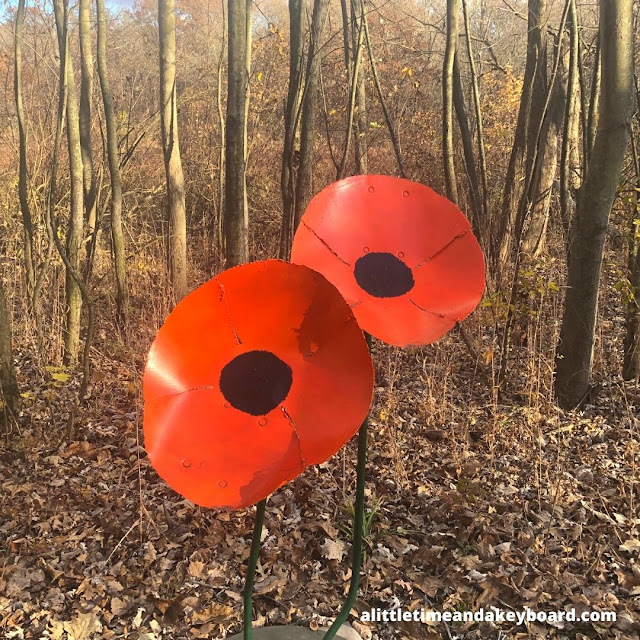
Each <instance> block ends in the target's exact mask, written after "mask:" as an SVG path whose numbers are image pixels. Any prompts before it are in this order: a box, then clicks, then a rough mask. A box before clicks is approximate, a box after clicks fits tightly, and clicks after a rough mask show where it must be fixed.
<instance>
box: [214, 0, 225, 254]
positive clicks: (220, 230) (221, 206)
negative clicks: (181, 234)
mask: <svg viewBox="0 0 640 640" xmlns="http://www.w3.org/2000/svg"><path fill="white" fill-rule="evenodd" d="M220 6H221V7H222V41H221V43H220V56H219V58H218V77H217V85H216V110H217V112H218V125H219V127H220V152H219V154H218V165H219V167H218V220H217V225H216V232H215V238H216V242H217V245H218V251H219V254H220V255H224V210H225V202H224V200H225V198H224V185H225V178H224V176H225V163H226V157H225V150H226V149H225V144H226V143H225V117H224V112H223V110H222V68H223V66H224V62H223V61H224V50H225V46H226V43H227V16H226V11H225V0H220Z"/></svg>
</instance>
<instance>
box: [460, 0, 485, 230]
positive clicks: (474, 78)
mask: <svg viewBox="0 0 640 640" xmlns="http://www.w3.org/2000/svg"><path fill="white" fill-rule="evenodd" d="M462 13H463V15H464V33H465V40H466V43H467V55H468V57H469V70H470V73H471V88H472V90H473V106H474V109H475V116H476V127H477V136H478V159H479V162H480V176H481V178H482V216H483V220H484V224H485V225H486V224H488V222H489V200H488V199H489V187H488V185H487V159H486V154H485V149H484V131H483V128H482V110H481V109H480V88H479V86H478V74H477V72H476V63H475V59H474V57H473V49H472V47H471V30H470V25H469V13H468V11H467V2H466V0H462ZM479 226H480V228H481V227H482V225H479ZM481 237H482V236H481V235H479V236H478V238H481Z"/></svg>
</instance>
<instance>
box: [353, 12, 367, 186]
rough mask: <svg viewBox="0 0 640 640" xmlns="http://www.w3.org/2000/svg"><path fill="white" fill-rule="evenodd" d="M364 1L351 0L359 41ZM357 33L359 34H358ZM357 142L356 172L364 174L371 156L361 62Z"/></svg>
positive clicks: (355, 60)
mask: <svg viewBox="0 0 640 640" xmlns="http://www.w3.org/2000/svg"><path fill="white" fill-rule="evenodd" d="M362 11H363V9H362V3H361V2H359V1H358V0H351V25H352V29H351V39H352V41H353V42H357V39H358V37H360V38H362V35H363V34H364V24H363V21H362ZM356 34H357V36H356ZM357 55H359V57H360V58H362V57H363V55H364V52H363V51H362V50H361V49H358V48H357V47H356V48H355V49H354V56H357ZM357 62H358V60H357V59H356V58H354V60H353V64H354V65H355V64H356V63H357ZM356 84H357V86H356V130H355V137H356V144H355V148H354V152H355V163H356V173H357V174H364V173H368V171H369V157H368V152H367V130H368V122H367V88H366V84H365V68H364V65H363V64H362V63H361V66H360V73H358V76H357V79H356Z"/></svg>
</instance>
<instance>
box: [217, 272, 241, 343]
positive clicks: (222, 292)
mask: <svg viewBox="0 0 640 640" xmlns="http://www.w3.org/2000/svg"><path fill="white" fill-rule="evenodd" d="M215 280H216V282H217V283H218V286H219V287H220V302H223V303H224V308H225V311H226V312H227V319H228V320H229V324H230V325H231V331H233V337H234V338H235V339H236V342H237V343H238V344H242V340H241V339H240V336H239V335H238V332H237V331H236V328H235V325H234V324H233V319H232V318H231V312H230V311H229V305H228V304H227V298H226V295H225V290H224V286H223V284H222V282H220V280H218V278H216V279H215Z"/></svg>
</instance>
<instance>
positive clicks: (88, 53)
mask: <svg viewBox="0 0 640 640" xmlns="http://www.w3.org/2000/svg"><path fill="white" fill-rule="evenodd" d="M90 3H91V0H80V3H79V7H80V15H79V18H80V147H81V149H82V171H83V185H84V210H85V219H86V221H87V226H88V233H89V235H93V233H94V230H95V226H96V178H95V173H94V170H93V154H92V150H91V102H92V99H93V51H92V48H91V4H90ZM93 244H94V245H95V243H93ZM92 262H93V256H91V255H89V256H88V259H87V269H86V274H87V275H89V274H90V273H91V266H92Z"/></svg>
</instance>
